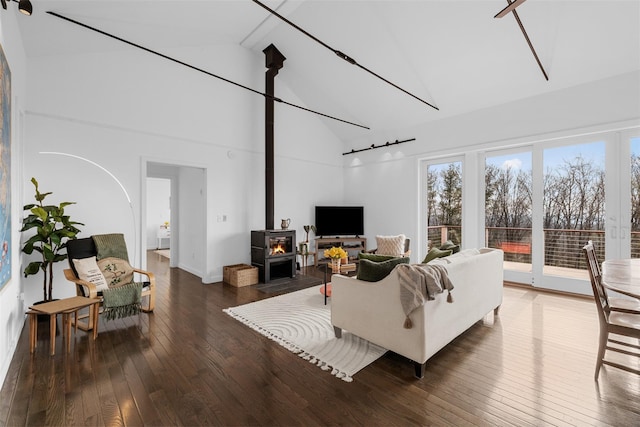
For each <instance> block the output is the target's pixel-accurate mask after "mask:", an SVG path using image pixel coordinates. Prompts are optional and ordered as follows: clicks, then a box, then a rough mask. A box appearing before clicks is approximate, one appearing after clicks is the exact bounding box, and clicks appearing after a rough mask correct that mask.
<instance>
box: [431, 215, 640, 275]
mask: <svg viewBox="0 0 640 427" xmlns="http://www.w3.org/2000/svg"><path fill="white" fill-rule="evenodd" d="M543 231H544V260H545V265H548V266H553V267H564V268H576V269H581V270H582V269H586V264H585V262H584V255H583V254H582V247H583V246H584V245H585V244H586V243H587V241H589V240H592V241H593V243H594V246H595V247H596V252H597V256H598V258H599V259H601V260H604V259H605V257H604V231H602V230H571V229H544V230H543ZM459 236H461V227H460V226H446V225H439V226H430V227H427V239H428V240H430V241H431V244H432V246H436V247H437V246H440V245H441V244H442V242H445V241H447V240H453V241H454V243H460V240H459ZM484 244H485V246H487V247H490V248H500V249H502V250H504V252H505V253H504V260H505V261H511V262H521V263H525V264H530V263H531V251H530V247H531V228H507V227H486V228H485V243H484ZM528 248H529V250H528ZM631 257H632V258H640V231H632V232H631Z"/></svg>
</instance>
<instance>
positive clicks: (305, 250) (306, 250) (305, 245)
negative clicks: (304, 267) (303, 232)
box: [298, 242, 309, 255]
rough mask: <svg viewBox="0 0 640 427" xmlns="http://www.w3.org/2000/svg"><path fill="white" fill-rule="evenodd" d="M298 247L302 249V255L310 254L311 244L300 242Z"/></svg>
mask: <svg viewBox="0 0 640 427" xmlns="http://www.w3.org/2000/svg"><path fill="white" fill-rule="evenodd" d="M298 247H299V248H300V255H308V254H309V242H300V243H298Z"/></svg>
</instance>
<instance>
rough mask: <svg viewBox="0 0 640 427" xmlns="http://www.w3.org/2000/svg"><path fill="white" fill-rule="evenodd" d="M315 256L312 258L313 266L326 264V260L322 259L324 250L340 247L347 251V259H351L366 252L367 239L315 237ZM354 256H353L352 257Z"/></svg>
mask: <svg viewBox="0 0 640 427" xmlns="http://www.w3.org/2000/svg"><path fill="white" fill-rule="evenodd" d="M315 242H316V256H315V257H314V266H315V267H317V266H318V262H320V263H326V262H327V260H326V258H325V257H324V250H325V249H329V248H330V247H332V246H342V249H344V250H345V251H347V253H348V254H349V258H350V259H353V258H355V257H357V256H358V255H357V254H358V252H362V251H366V250H367V238H366V237H357V236H356V237H316V239H315ZM352 254H355V255H352Z"/></svg>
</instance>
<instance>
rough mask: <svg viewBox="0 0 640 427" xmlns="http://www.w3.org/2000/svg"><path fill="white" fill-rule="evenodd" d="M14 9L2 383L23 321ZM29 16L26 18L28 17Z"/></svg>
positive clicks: (21, 95)
mask: <svg viewBox="0 0 640 427" xmlns="http://www.w3.org/2000/svg"><path fill="white" fill-rule="evenodd" d="M15 12H16V11H15V9H14V10H8V11H3V13H0V45H2V49H3V51H4V54H5V57H6V58H7V62H8V64H9V68H10V69H11V103H12V120H11V122H12V123H11V198H10V203H11V205H10V206H11V216H12V218H11V231H12V232H11V235H10V236H6V237H7V238H9V239H10V240H11V280H10V281H9V282H8V283H7V284H6V285H5V286H4V287H3V288H2V289H0V384H2V383H4V379H5V376H6V374H7V370H8V369H9V364H10V363H11V356H12V354H13V352H14V351H15V348H16V345H17V343H18V338H19V336H20V332H21V331H22V326H23V324H24V312H25V305H24V298H23V289H24V284H23V283H22V280H21V276H22V266H21V265H20V232H19V230H20V224H21V222H22V206H23V203H22V197H21V188H22V179H23V178H22V176H23V175H22V160H21V159H22V156H21V151H22V147H21V141H22V138H23V132H22V129H23V126H24V123H23V120H22V117H23V112H24V109H25V105H26V98H27V96H26V93H27V92H26V73H27V68H26V67H27V64H26V58H25V56H24V52H23V48H22V40H21V37H20V33H19V32H18V29H17V21H18V19H24V18H26V17H24V16H19V15H20V14H19V13H15ZM27 19H28V18H27Z"/></svg>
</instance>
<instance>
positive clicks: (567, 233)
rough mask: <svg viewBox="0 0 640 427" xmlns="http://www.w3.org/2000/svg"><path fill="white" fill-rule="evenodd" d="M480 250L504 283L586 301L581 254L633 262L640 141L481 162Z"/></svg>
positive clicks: (615, 139) (592, 141) (638, 236)
mask: <svg viewBox="0 0 640 427" xmlns="http://www.w3.org/2000/svg"><path fill="white" fill-rule="evenodd" d="M482 159H483V163H484V168H483V170H482V171H481V173H483V181H482V182H483V183H484V189H483V191H484V225H485V230H484V232H485V242H484V243H485V245H486V246H489V247H494V248H500V249H502V250H503V251H504V253H505V263H504V268H505V280H508V281H514V282H519V283H531V284H534V285H535V286H541V287H545V288H550V289H557V290H562V291H568V292H577V293H588V292H590V288H589V287H588V275H587V271H586V266H585V264H584V255H583V254H582V246H584V244H585V243H586V242H587V241H589V240H592V241H593V242H594V244H595V246H596V250H597V254H598V257H599V258H600V259H601V260H604V259H607V258H627V257H629V256H631V257H634V258H639V257H640V135H639V134H638V132H637V131H636V132H610V133H603V134H600V135H597V136H585V137H579V138H565V139H559V140H556V141H553V142H546V143H537V144H535V145H533V146H530V147H521V148H518V149H510V150H496V151H491V152H488V153H485V155H484V156H483V157H482Z"/></svg>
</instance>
